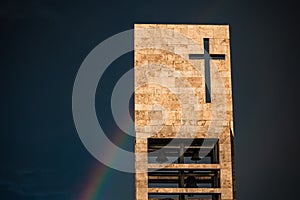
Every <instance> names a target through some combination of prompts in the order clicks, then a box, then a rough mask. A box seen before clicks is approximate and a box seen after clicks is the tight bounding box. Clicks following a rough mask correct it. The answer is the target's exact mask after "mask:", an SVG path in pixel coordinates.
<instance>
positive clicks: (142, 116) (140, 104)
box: [134, 24, 235, 200]
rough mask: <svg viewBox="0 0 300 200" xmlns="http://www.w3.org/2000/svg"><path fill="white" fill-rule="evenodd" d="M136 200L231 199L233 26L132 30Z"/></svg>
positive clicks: (143, 26)
mask: <svg viewBox="0 0 300 200" xmlns="http://www.w3.org/2000/svg"><path fill="white" fill-rule="evenodd" d="M134 62H135V64H134V73H135V75H134V79H135V82H134V84H135V94H134V101H135V103H134V106H135V108H134V109H135V132H136V140H135V170H136V175H135V195H136V197H135V199H136V200H147V199H149V200H185V199H186V200H187V199H191V200H200V199H202V200H204V199H205V200H209V199H211V200H234V199H235V188H234V182H235V180H234V179H235V178H234V163H233V161H234V160H233V138H234V131H233V106H232V85H231V67H230V38H229V26H228V25H185V24H184V25H177V24H176V25H173V24H135V26H134Z"/></svg>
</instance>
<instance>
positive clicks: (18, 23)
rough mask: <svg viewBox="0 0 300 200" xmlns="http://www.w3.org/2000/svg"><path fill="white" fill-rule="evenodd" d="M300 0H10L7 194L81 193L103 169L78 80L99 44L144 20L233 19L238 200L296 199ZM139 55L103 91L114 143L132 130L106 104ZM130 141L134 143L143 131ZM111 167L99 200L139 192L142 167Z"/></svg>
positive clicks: (25, 197)
mask: <svg viewBox="0 0 300 200" xmlns="http://www.w3.org/2000/svg"><path fill="white" fill-rule="evenodd" d="M296 8H297V7H296V6H295V3H293V1H289V0H287V1H284V2H280V3H274V1H269V3H268V1H264V2H260V1H257V2H255V1H231V0H228V1H201V0H197V1H196V0H194V1H174V0H173V1H169V0H164V1H155V0H151V1H142V0H139V1H115V2H112V1H89V0H88V1H76V0H73V1H70V0H69V1H61V0H51V1H50V0H28V1H22V0H4V1H1V3H0V22H1V32H0V34H1V37H0V56H1V59H0V66H1V74H0V88H1V92H2V94H1V104H0V106H1V107H0V108H1V112H0V113H1V126H0V149H1V151H0V158H1V163H0V164H1V165H0V199H1V200H2V199H3V200H29V199H30V200H77V199H78V197H79V196H80V195H81V194H82V192H83V191H84V189H85V188H86V185H87V182H88V180H89V179H90V176H91V174H92V169H95V168H97V167H99V168H100V167H103V166H102V165H101V164H100V163H98V161H96V160H95V159H94V158H93V157H92V156H91V155H90V154H89V153H88V152H87V150H86V149H85V148H84V146H83V145H82V143H81V141H80V140H79V137H78V135H77V133H76V130H75V126H74V124H73V118H72V110H71V95H72V87H73V82H74V79H75V76H76V73H77V70H78V69H79V66H80V64H81V62H82V61H83V59H84V58H85V56H86V55H87V54H88V53H89V52H90V51H91V50H92V49H93V48H94V47H95V46H96V45H97V44H99V43H100V42H101V41H103V40H105V39H106V38H107V37H109V36H111V35H113V34H116V33H118V32H121V31H124V30H127V29H131V28H133V24H134V23H197V24H203V23H213V24H215V23H226V24H230V26H231V50H232V74H233V92H234V117H235V133H236V138H235V140H236V141H235V147H236V170H237V190H238V198H239V199H241V200H253V199H256V200H260V199H263V200H265V199H273V200H275V199H295V198H293V197H297V196H298V195H297V196H296V191H297V188H299V186H300V185H299V182H298V181H297V179H299V178H300V174H299V172H298V169H299V168H300V161H299V160H297V158H298V157H299V155H297V153H298V152H299V150H300V149H299V145H298V144H296V143H295V142H297V141H298V139H299V136H298V133H299V130H298V129H297V127H296V124H297V122H298V120H299V116H298V115H297V110H298V109H299V106H296V105H297V104H296V103H297V102H299V99H298V95H297V93H298V92H299V88H298V87H297V86H298V85H297V84H296V80H298V79H299V78H298V74H299V73H298V72H299V66H298V65H299V64H298V63H297V60H298V57H297V56H298V55H297V54H296V53H297V51H296V47H298V44H299V39H298V35H299V33H298V32H297V30H296V27H294V26H297V24H298V22H297V21H296V20H297V19H298V18H297V16H296V14H295V13H296V12H295V11H296ZM131 64H132V55H131V54H128V55H125V56H123V57H122V58H120V59H119V60H118V61H116V62H115V63H113V64H112V65H111V66H110V68H109V70H108V71H107V72H106V76H105V77H104V78H103V79H102V80H101V82H100V84H103V85H105V86H106V87H105V88H104V89H103V90H98V91H97V99H96V100H97V103H96V104H97V105H96V106H97V111H99V115H98V117H99V119H100V121H101V123H102V124H103V125H104V126H105V128H106V131H107V133H108V136H109V137H110V138H111V139H112V140H113V138H114V136H115V135H113V133H114V134H116V135H117V136H118V135H122V133H121V132H120V131H119V132H118V131H115V130H116V127H115V124H114V122H113V120H112V118H111V113H110V112H109V110H108V109H107V108H108V107H109V102H110V101H109V100H110V95H111V89H112V87H113V86H114V83H115V81H116V80H118V77H119V76H120V75H121V74H122V73H124V72H125V71H127V70H129V69H130V67H131V66H132V65H131ZM100 111H101V112H100ZM110 134H111V135H110ZM114 142H117V141H114ZM122 147H123V148H124V149H133V146H132V139H131V138H128V142H127V143H126V144H124V145H123V146H122ZM107 171H108V174H109V175H108V177H107V180H108V181H106V182H107V183H106V185H105V189H104V190H103V192H102V193H100V194H99V195H98V196H96V198H95V199H96V200H100V199H101V200H102V199H105V200H106V199H109V200H110V199H112V200H113V199H133V198H134V185H133V184H134V179H133V175H132V174H126V173H121V172H117V171H115V170H112V169H107ZM78 200H79V199H78ZM80 200H90V199H80Z"/></svg>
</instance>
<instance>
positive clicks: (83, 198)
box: [76, 127, 134, 200]
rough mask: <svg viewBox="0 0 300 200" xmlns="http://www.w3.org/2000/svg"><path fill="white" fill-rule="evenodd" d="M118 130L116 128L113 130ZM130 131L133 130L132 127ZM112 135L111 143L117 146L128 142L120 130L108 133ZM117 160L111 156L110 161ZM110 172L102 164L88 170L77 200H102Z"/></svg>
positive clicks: (116, 156)
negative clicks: (88, 172)
mask: <svg viewBox="0 0 300 200" xmlns="http://www.w3.org/2000/svg"><path fill="white" fill-rule="evenodd" d="M115 129H118V128H115ZM131 130H132V131H133V130H134V128H133V127H132V129H131ZM110 133H112V134H113V135H112V136H113V138H112V139H113V141H114V142H115V144H118V146H122V145H124V144H126V143H127V142H129V137H128V136H127V135H126V134H124V133H123V132H122V131H121V130H120V129H118V130H114V131H110ZM117 158H118V153H117V152H116V153H114V154H112V155H111V160H112V162H111V163H113V161H114V160H115V159H117ZM112 171H113V170H111V169H110V168H109V167H107V166H105V165H104V164H100V165H99V164H98V163H97V164H96V165H95V166H93V167H92V169H91V170H90V172H91V173H90V174H89V175H88V178H87V180H86V181H85V182H84V187H83V188H82V189H81V190H80V194H79V197H78V198H76V199H77V200H99V199H103V193H104V191H105V190H106V187H107V185H108V184H107V183H108V180H110V178H109V177H110V176H111V175H112Z"/></svg>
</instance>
